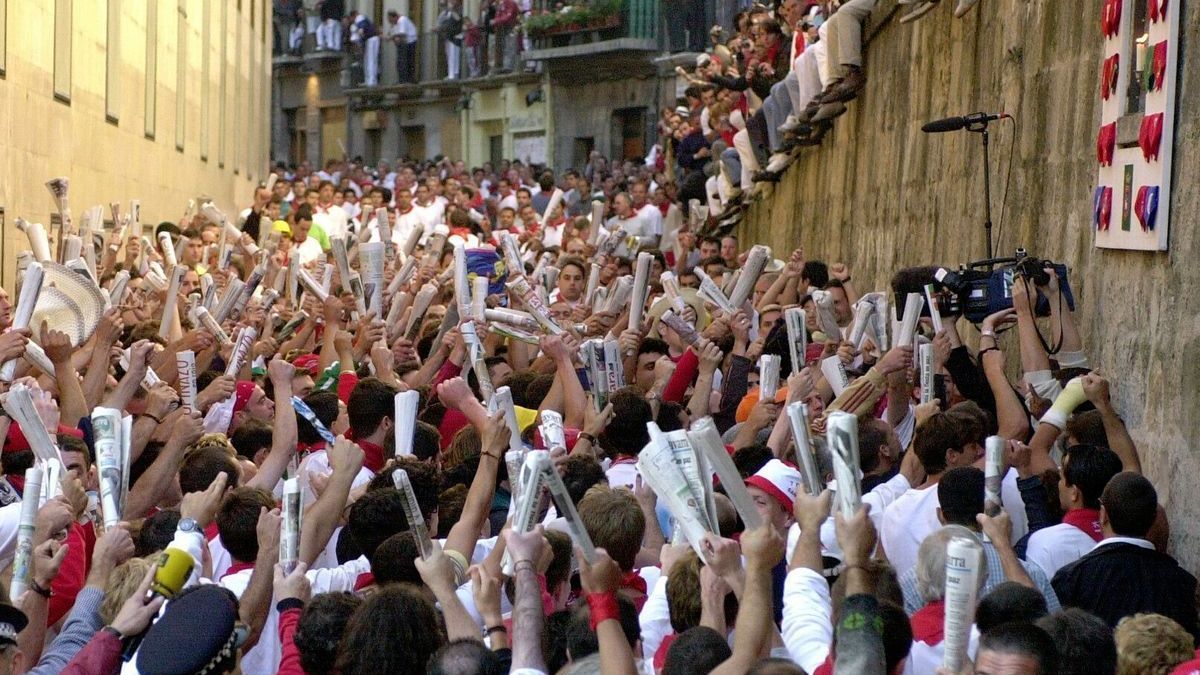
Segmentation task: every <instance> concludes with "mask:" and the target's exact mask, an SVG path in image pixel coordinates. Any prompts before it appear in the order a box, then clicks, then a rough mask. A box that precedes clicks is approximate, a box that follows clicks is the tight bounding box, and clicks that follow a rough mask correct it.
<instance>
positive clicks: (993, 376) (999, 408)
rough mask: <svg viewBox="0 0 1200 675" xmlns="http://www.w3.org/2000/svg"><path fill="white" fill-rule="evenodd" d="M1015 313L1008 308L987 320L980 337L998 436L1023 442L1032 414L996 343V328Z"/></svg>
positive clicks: (980, 346)
mask: <svg viewBox="0 0 1200 675" xmlns="http://www.w3.org/2000/svg"><path fill="white" fill-rule="evenodd" d="M1013 314H1014V312H1013V310H1011V309H1006V310H1003V311H1000V312H997V313H995V314H993V315H991V316H989V317H987V318H986V319H984V321H983V330H982V331H981V333H980V336H979V355H980V356H979V358H980V360H981V361H982V362H983V372H984V375H986V376H987V381H988V386H989V387H990V388H991V390H992V398H993V399H995V401H996V426H997V432H996V433H997V434H998V435H1000V436H1001V437H1003V438H1006V439H1016V440H1023V439H1025V438H1026V437H1027V436H1028V435H1029V415H1028V414H1027V413H1026V412H1025V406H1023V405H1021V399H1020V397H1018V396H1017V392H1016V391H1015V390H1014V389H1013V388H1012V386H1010V385H1009V383H1008V376H1007V375H1005V374H1004V352H1003V351H1001V350H1000V348H999V346H997V340H996V327H997V326H999V325H1000V324H1002V323H1006V322H1008V321H1010V320H1011V318H1012V317H1013Z"/></svg>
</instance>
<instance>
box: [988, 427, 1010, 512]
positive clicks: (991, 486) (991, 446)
mask: <svg viewBox="0 0 1200 675" xmlns="http://www.w3.org/2000/svg"><path fill="white" fill-rule="evenodd" d="M1004 445H1005V443H1004V439H1003V438H1001V437H1000V436H988V437H987V441H985V453H984V465H983V512H984V513H985V514H987V515H988V517H991V518H994V517H996V516H998V515H1000V511H1001V509H1002V508H1003V504H1002V503H1001V501H1000V484H1001V483H1002V482H1003V480H1004Z"/></svg>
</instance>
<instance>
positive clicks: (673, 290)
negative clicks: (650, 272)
mask: <svg viewBox="0 0 1200 675" xmlns="http://www.w3.org/2000/svg"><path fill="white" fill-rule="evenodd" d="M658 282H659V283H660V284H662V287H663V293H665V294H666V296H667V298H668V299H669V300H670V301H671V307H672V308H673V309H674V310H675V311H676V312H678V313H679V315H680V317H681V318H682V316H683V313H684V311H685V310H687V302H686V301H685V300H684V299H683V296H682V295H681V294H680V291H679V277H676V276H675V273H674V272H672V271H670V270H667V271H666V272H663V273H662V274H660V275H658Z"/></svg>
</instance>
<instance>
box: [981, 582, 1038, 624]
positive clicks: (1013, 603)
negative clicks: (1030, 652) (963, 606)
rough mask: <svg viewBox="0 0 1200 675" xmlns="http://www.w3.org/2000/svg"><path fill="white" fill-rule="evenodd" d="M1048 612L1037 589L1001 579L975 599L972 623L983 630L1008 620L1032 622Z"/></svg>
mask: <svg viewBox="0 0 1200 675" xmlns="http://www.w3.org/2000/svg"><path fill="white" fill-rule="evenodd" d="M990 578H991V577H990V576H989V579H990ZM1048 613H1049V612H1048V611H1047V609H1046V599H1045V598H1044V597H1042V594H1041V593H1038V592H1037V591H1036V590H1034V589H1032V588H1029V587H1028V586H1023V585H1021V584H1018V583H1017V582H1015V581H1005V582H1004V583H1002V584H1000V585H998V586H996V587H995V588H993V589H992V590H991V592H989V593H986V594H985V595H984V596H983V597H982V598H981V599H980V600H979V604H978V605H977V606H976V607H975V627H976V628H978V629H979V632H980V633H986V632H988V631H989V630H991V629H992V628H995V627H996V626H999V625H1001V624H1005V623H1009V622H1012V621H1019V622H1021V623H1033V622H1035V621H1037V620H1038V619H1041V618H1043V617H1045V616H1046V615H1047V614H1048Z"/></svg>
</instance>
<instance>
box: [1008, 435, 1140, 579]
mask: <svg viewBox="0 0 1200 675" xmlns="http://www.w3.org/2000/svg"><path fill="white" fill-rule="evenodd" d="M1118 473H1121V458H1120V457H1119V456H1117V453H1115V452H1113V451H1112V450H1109V449H1108V448H1102V447H1098V446H1094V445H1076V446H1073V447H1071V448H1068V449H1067V453H1066V454H1065V455H1064V456H1063V463H1062V469H1061V471H1060V473H1059V479H1058V502H1059V504H1060V505H1061V506H1062V507H1063V508H1064V509H1065V510H1066V513H1065V515H1064V516H1063V521H1062V522H1061V523H1059V524H1058V525H1052V526H1050V527H1046V528H1042V529H1040V530H1038V531H1037V532H1034V533H1033V534H1031V535H1030V536H1029V543H1028V545H1027V546H1026V549H1025V560H1027V561H1029V562H1031V563H1036V564H1037V565H1038V567H1040V568H1042V571H1043V572H1045V573H1046V576H1047V577H1050V578H1053V577H1054V575H1055V574H1056V573H1057V572H1058V570H1060V569H1062V568H1063V567H1066V566H1067V565H1069V564H1071V563H1073V562H1075V561H1076V560H1079V559H1080V558H1082V557H1083V556H1084V555H1085V554H1087V552H1088V551H1091V550H1092V549H1093V548H1094V547H1095V546H1096V543H1097V542H1099V541H1100V540H1101V539H1103V538H1104V534H1103V533H1102V532H1101V530H1100V495H1101V494H1103V493H1104V486H1105V485H1108V481H1109V480H1111V479H1112V477H1113V476H1115V475H1117V474H1118ZM1022 477H1023V478H1024V476H1022Z"/></svg>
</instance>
